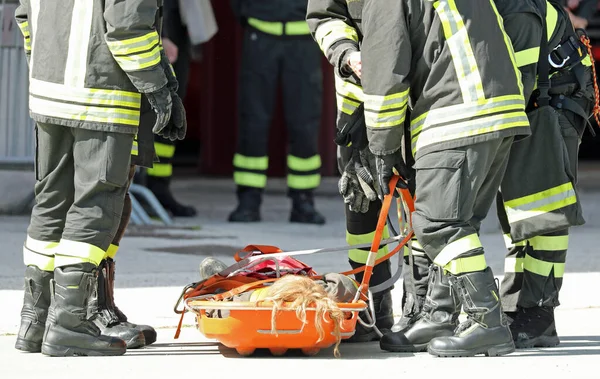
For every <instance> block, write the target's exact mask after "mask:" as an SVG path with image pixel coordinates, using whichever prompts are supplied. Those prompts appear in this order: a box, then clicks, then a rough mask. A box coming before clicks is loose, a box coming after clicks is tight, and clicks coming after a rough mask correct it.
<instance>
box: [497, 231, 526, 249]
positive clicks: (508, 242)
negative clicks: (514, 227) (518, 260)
mask: <svg viewBox="0 0 600 379" xmlns="http://www.w3.org/2000/svg"><path fill="white" fill-rule="evenodd" d="M503 237H504V244H505V245H506V248H507V249H512V248H513V247H515V246H526V245H527V241H521V242H517V243H513V241H512V237H511V236H510V234H504V235H503Z"/></svg>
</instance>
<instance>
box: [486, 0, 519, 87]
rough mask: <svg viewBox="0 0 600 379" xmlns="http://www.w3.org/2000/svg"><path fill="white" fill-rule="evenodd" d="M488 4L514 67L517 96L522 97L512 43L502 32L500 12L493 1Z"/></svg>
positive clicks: (502, 23) (504, 32) (502, 25)
mask: <svg viewBox="0 0 600 379" xmlns="http://www.w3.org/2000/svg"><path fill="white" fill-rule="evenodd" d="M489 2H490V5H491V7H492V9H493V10H494V13H495V14H496V20H497V21H498V26H499V27H500V30H502V35H503V36H504V45H505V46H506V51H507V52H508V56H509V58H510V61H511V63H512V65H513V67H514V72H515V79H516V81H517V86H518V87H519V94H520V95H521V96H523V82H522V81H521V71H519V68H518V67H517V61H516V59H515V55H514V49H513V45H512V41H511V40H510V37H509V36H508V34H507V33H506V30H504V20H503V19H502V16H500V12H498V9H497V8H496V4H495V0H489Z"/></svg>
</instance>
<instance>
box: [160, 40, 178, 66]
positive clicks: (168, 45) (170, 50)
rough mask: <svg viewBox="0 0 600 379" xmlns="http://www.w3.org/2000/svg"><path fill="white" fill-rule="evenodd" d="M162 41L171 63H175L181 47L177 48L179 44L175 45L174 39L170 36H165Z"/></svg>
mask: <svg viewBox="0 0 600 379" xmlns="http://www.w3.org/2000/svg"><path fill="white" fill-rule="evenodd" d="M162 43H163V49H164V50H165V53H166V54H167V58H169V62H170V63H171V64H173V63H175V61H177V56H178V55H179V48H177V45H175V44H174V43H173V41H171V40H170V39H168V38H163V39H162Z"/></svg>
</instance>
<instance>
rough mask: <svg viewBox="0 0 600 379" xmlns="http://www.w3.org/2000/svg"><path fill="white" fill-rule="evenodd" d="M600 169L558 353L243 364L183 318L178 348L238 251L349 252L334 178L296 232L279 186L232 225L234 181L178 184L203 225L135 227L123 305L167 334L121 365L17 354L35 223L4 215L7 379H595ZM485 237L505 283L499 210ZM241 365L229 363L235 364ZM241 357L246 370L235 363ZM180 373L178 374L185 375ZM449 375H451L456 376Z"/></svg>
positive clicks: (566, 292)
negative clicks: (202, 288) (257, 210)
mask: <svg viewBox="0 0 600 379" xmlns="http://www.w3.org/2000/svg"><path fill="white" fill-rule="evenodd" d="M599 172H600V170H597V169H596V167H592V168H589V169H587V168H586V167H582V179H581V180H580V192H581V198H582V202H583V206H584V216H585V218H586V220H587V224H586V225H584V226H582V227H578V228H574V229H573V230H572V234H571V239H570V245H569V257H568V262H567V267H566V274H565V277H564V285H563V289H562V292H561V303H562V305H561V306H560V307H559V308H558V309H557V311H556V319H557V328H558V333H559V335H560V337H561V341H562V342H561V344H560V345H559V346H558V347H556V348H547V349H529V350H522V351H518V352H516V353H513V354H510V355H508V356H504V357H497V358H483V357H477V358H452V359H442V358H434V357H432V356H430V355H429V354H427V353H418V354H391V353H383V352H381V351H380V350H379V346H378V344H376V343H369V344H360V345H350V344H344V345H343V346H342V348H341V354H342V357H341V358H339V359H335V358H333V354H332V351H331V349H326V350H323V351H321V352H320V353H319V355H317V356H316V357H304V356H302V355H301V354H299V353H295V352H291V353H288V354H287V355H285V356H283V357H272V356H270V355H269V354H268V353H262V352H259V354H258V355H255V356H254V357H251V358H241V357H239V356H238V355H237V354H236V353H235V350H232V349H230V348H227V347H224V346H222V345H220V344H218V343H217V342H216V341H213V340H208V339H206V338H205V337H204V336H203V335H202V334H201V333H200V332H199V331H198V330H196V328H195V320H194V317H193V316H192V315H190V314H188V315H186V317H185V319H184V328H183V331H182V335H181V337H180V338H179V339H177V340H175V339H174V338H173V336H174V331H175V327H176V326H177V323H178V321H179V318H178V315H176V314H175V313H174V312H173V305H174V303H175V301H176V299H177V297H178V295H179V293H180V291H181V289H182V288H183V286H185V285H186V284H188V283H191V282H194V281H196V280H198V277H199V273H198V265H199V263H200V262H201V260H202V259H203V258H204V257H207V256H214V257H216V258H219V259H222V260H224V261H225V262H226V263H233V259H232V255H233V253H234V252H235V251H236V250H238V249H239V248H241V247H244V246H246V245H249V244H269V245H276V246H279V247H280V248H282V249H284V250H298V249H312V248H323V247H336V246H344V245H345V225H344V217H343V204H342V203H341V201H340V199H339V197H338V195H337V192H336V179H335V178H325V179H324V182H323V185H322V187H321V188H320V189H319V191H318V192H317V195H318V196H317V200H316V203H317V207H318V209H319V210H320V211H321V212H322V213H323V214H324V215H325V216H326V218H327V224H326V225H323V226H313V225H298V224H291V223H289V222H288V218H289V207H290V201H289V199H287V198H286V197H285V182H284V181H283V180H282V179H273V180H270V181H269V184H268V185H269V189H268V191H267V192H266V194H265V198H264V201H263V209H262V215H263V222H261V223H256V224H247V225H234V224H230V223H228V222H226V219H227V215H228V213H229V212H230V211H231V210H232V209H233V208H234V207H235V194H234V187H233V185H232V183H231V181H230V180H229V179H206V178H194V179H182V180H176V181H175V182H174V183H173V190H174V193H175V194H176V196H177V198H179V199H180V200H181V201H182V202H184V203H188V204H193V205H195V206H196V207H197V209H198V211H199V212H198V213H199V215H198V216H197V217H195V218H192V219H177V220H176V225H175V226H174V227H171V228H168V229H167V228H154V227H145V228H143V227H130V228H129V230H128V232H127V235H126V237H125V238H124V240H123V242H122V247H121V251H120V252H119V255H117V276H116V294H115V298H116V302H117V304H118V305H119V307H120V308H121V309H122V310H123V311H124V312H125V313H126V314H127V315H128V316H129V319H130V320H132V321H133V322H136V323H145V324H150V325H153V326H154V327H156V328H157V329H158V331H159V339H158V341H157V342H156V343H155V344H154V345H152V346H150V347H147V348H144V349H140V350H131V351H128V352H127V354H126V355H125V356H122V357H94V358H92V357H90V358H87V357H77V358H49V357H45V356H42V355H41V354H26V353H21V352H19V351H17V350H15V349H14V341H15V334H16V332H17V330H18V325H19V311H20V307H21V302H22V296H23V293H22V287H23V284H22V274H23V270H24V267H23V262H22V255H21V246H22V243H23V240H24V238H25V235H26V228H27V224H28V216H0V240H1V241H2V243H3V250H4V251H3V254H2V257H3V260H2V265H0V309H1V310H2V313H1V316H0V378H1V379H13V378H14V379H21V378H23V379H26V378H36V379H37V378H48V379H51V378H61V379H65V378H80V377H83V376H84V375H89V374H93V375H114V376H116V377H118V378H121V377H123V378H124V377H130V376H131V375H135V377H152V378H154V377H156V378H171V377H174V376H180V375H181V376H202V375H208V376H210V377H211V378H220V377H223V378H229V377H233V376H244V377H251V378H254V377H257V378H258V377H261V378H262V377H265V376H273V375H285V376H293V377H305V376H307V375H315V374H317V373H318V374H319V375H335V376H346V375H353V376H354V375H356V374H358V375H361V376H362V375H373V374H374V373H377V374H378V376H384V375H385V373H389V374H391V375H393V376H394V377H396V376H399V375H403V374H406V375H420V377H425V378H429V377H441V375H444V374H446V376H448V375H450V376H452V377H456V376H463V377H465V376H466V377H470V376H475V375H476V376H478V377H491V378H493V377H506V376H507V375H511V373H517V372H518V373H522V374H523V375H531V376H538V377H543V378H554V377H556V378H558V377H561V378H563V377H564V376H565V374H568V375H573V377H575V378H598V377H600V373H599V371H598V364H597V361H596V359H598V356H600V322H599V320H600V292H599V291H598V287H599V286H600V256H599V255H598V253H597V250H598V249H597V246H598V244H599V242H600V240H599V239H598V231H599V230H600V174H599ZM481 239H482V242H483V245H484V246H485V247H486V257H487V260H488V264H489V265H490V266H491V267H492V269H493V271H494V273H495V274H497V276H498V277H499V278H500V279H501V275H502V273H503V254H504V246H503V241H502V237H501V234H500V231H499V227H498V223H497V221H496V216H495V214H494V210H493V209H492V210H491V212H490V215H489V216H488V218H487V219H486V220H485V222H484V225H483V227H482V235H481ZM302 260H303V261H305V262H307V263H308V264H310V265H312V266H313V267H315V269H316V270H317V271H318V272H320V273H325V272H331V271H343V270H345V269H347V258H346V252H345V251H343V249H341V251H339V252H335V253H326V254H320V255H313V256H306V257H303V258H302ZM401 288H402V285H401V283H400V282H399V283H398V284H397V285H396V287H395V288H394V290H393V298H394V304H395V314H396V316H399V315H400V309H399V305H400V299H401V296H402V290H401ZM232 359H233V361H231V360H232ZM236 359H239V360H236ZM180 370H181V371H180ZM448 373H450V374H448Z"/></svg>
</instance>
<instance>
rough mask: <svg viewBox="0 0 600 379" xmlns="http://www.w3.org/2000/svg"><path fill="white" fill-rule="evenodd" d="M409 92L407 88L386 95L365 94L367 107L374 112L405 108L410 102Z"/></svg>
mask: <svg viewBox="0 0 600 379" xmlns="http://www.w3.org/2000/svg"><path fill="white" fill-rule="evenodd" d="M408 92H409V90H408V89H407V90H405V91H402V92H398V93H393V94H390V95H384V96H381V95H368V94H364V98H365V108H368V109H369V110H371V111H373V112H378V111H385V110H390V109H398V108H403V107H404V106H405V105H406V104H407V103H408Z"/></svg>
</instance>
